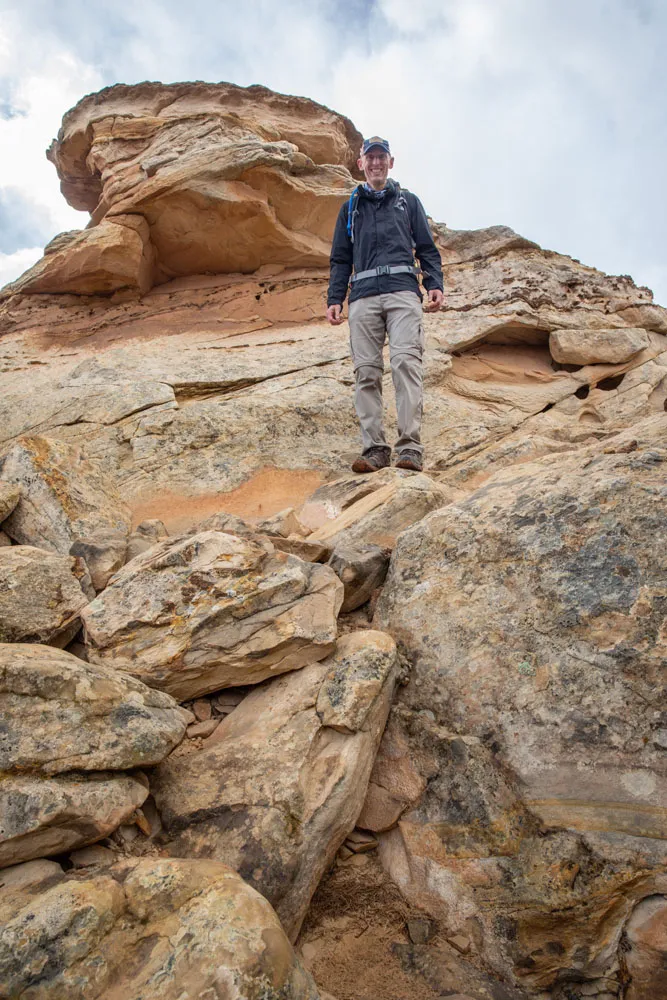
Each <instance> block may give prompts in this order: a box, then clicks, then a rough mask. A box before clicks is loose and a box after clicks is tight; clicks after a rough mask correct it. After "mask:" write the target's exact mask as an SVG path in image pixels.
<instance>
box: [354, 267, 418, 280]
mask: <svg viewBox="0 0 667 1000" xmlns="http://www.w3.org/2000/svg"><path fill="white" fill-rule="evenodd" d="M381 274H414V276H415V278H416V277H417V275H418V274H421V270H420V268H418V267H415V266H414V265H410V264H396V265H390V264H380V266H379V267H373V268H371V270H370V271H357V272H356V273H355V274H353V275H352V276H351V277H350V284H352V282H353V281H363V279H364V278H379V277H380V275H381Z"/></svg>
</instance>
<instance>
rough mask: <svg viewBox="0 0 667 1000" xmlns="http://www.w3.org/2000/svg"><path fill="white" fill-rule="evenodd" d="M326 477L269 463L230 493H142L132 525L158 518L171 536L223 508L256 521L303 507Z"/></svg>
mask: <svg viewBox="0 0 667 1000" xmlns="http://www.w3.org/2000/svg"><path fill="white" fill-rule="evenodd" d="M323 480H324V477H323V475H322V473H320V472H316V471H314V470H312V469H276V468H274V467H272V466H266V467H264V468H263V469H260V470H259V471H258V472H256V473H255V475H253V476H251V477H250V479H247V480H246V481H245V482H244V483H241V485H240V486H237V487H236V489H234V490H230V491H229V492H228V493H202V494H199V495H196V496H192V495H187V494H184V493H172V492H169V491H164V492H162V493H160V494H159V495H157V496H140V497H138V498H137V499H136V500H135V501H134V502H133V503H132V505H131V506H132V526H133V527H136V525H137V524H140V523H141V521H146V520H150V519H152V518H158V519H159V520H160V521H162V522H163V523H164V525H165V527H166V529H167V531H168V532H169V534H170V535H177V534H181V533H182V532H185V531H188V530H189V529H190V528H192V527H193V526H194V525H196V524H199V523H200V522H201V521H205V520H206V518H207V517H211V516H212V515H213V514H218V513H220V512H221V511H224V512H225V513H227V514H236V515H237V516H238V517H242V518H243V519H244V520H245V521H250V522H251V523H252V522H254V521H259V520H261V519H262V518H265V517H270V516H271V515H272V514H277V513H278V511H280V510H284V509H285V508H286V507H297V506H299V505H300V504H302V503H303V501H304V500H305V499H306V498H307V497H309V496H310V494H311V493H313V491H314V490H316V489H317V487H318V486H320V485H321V484H322V482H323Z"/></svg>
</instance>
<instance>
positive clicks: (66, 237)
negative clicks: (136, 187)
mask: <svg viewBox="0 0 667 1000" xmlns="http://www.w3.org/2000/svg"><path fill="white" fill-rule="evenodd" d="M152 278H153V254H152V249H151V246H150V239H149V229H148V225H147V223H146V220H145V219H143V218H142V217H141V216H140V215H125V216H117V217H116V218H114V219H110V220H108V221H104V222H102V223H101V224H100V225H98V226H94V227H93V228H92V229H82V230H81V231H80V232H77V231H74V232H71V233H63V234H62V235H61V236H60V237H57V238H56V240H53V241H52V242H51V244H49V246H47V247H46V249H45V251H44V256H43V257H42V259H41V260H39V261H37V263H36V264H35V265H34V266H33V267H31V268H30V270H28V271H26V272H25V274H22V275H21V277H20V278H18V279H17V280H16V281H15V282H14V283H13V284H12V286H11V290H12V291H13V292H18V293H33V294H34V293H39V294H44V293H46V292H55V293H56V294H63V293H67V292H69V293H70V294H74V295H100V294H102V295H104V294H107V295H110V294H111V293H112V292H117V291H120V290H121V289H130V290H132V291H135V292H146V291H148V289H149V288H150V287H151V284H152Z"/></svg>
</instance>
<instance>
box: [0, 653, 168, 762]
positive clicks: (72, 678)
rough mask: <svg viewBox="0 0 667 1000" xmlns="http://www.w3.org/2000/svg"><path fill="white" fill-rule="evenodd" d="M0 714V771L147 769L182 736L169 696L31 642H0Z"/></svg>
mask: <svg viewBox="0 0 667 1000" xmlns="http://www.w3.org/2000/svg"><path fill="white" fill-rule="evenodd" d="M0 710H1V713H2V717H3V719H4V720H5V721H4V724H3V731H2V737H1V738H0V774H7V773H12V772H13V773H20V774H26V773H41V774H45V775H53V774H61V773H63V772H65V771H103V770H128V769H130V768H134V767H147V766H149V765H151V764H157V763H159V761H161V760H163V758H164V757H166V756H167V754H168V753H170V752H171V750H173V748H174V747H175V746H176V745H177V744H178V743H179V742H180V741H181V739H182V738H183V735H184V733H185V720H184V718H183V712H182V710H181V709H180V708H179V706H178V705H177V704H176V702H175V701H174V700H173V699H172V698H170V697H169V695H167V694H164V693H163V692H162V691H154V690H152V689H151V688H148V687H146V686H145V685H144V684H142V683H141V682H140V681H137V680H135V678H134V677H129V676H128V675H126V674H122V673H121V672H120V671H118V670H112V669H109V668H108V667H102V666H97V665H95V664H91V663H84V662H83V661H82V660H79V659H78V658H77V657H76V656H72V655H70V653H67V652H65V651H64V650H60V649H51V648H49V647H44V646H37V645H28V644H20V643H11V644H0Z"/></svg>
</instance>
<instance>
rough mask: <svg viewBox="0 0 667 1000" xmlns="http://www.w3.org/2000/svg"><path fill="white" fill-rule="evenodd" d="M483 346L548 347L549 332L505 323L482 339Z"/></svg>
mask: <svg viewBox="0 0 667 1000" xmlns="http://www.w3.org/2000/svg"><path fill="white" fill-rule="evenodd" d="M483 343H485V344H505V345H510V346H511V345H518V344H531V345H533V346H536V347H548V346H549V331H548V330H537V329H535V327H533V326H522V324H521V323H507V324H506V325H505V326H499V327H497V328H496V329H495V330H491V332H490V333H487V335H486V336H485V337H484V341H483Z"/></svg>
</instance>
